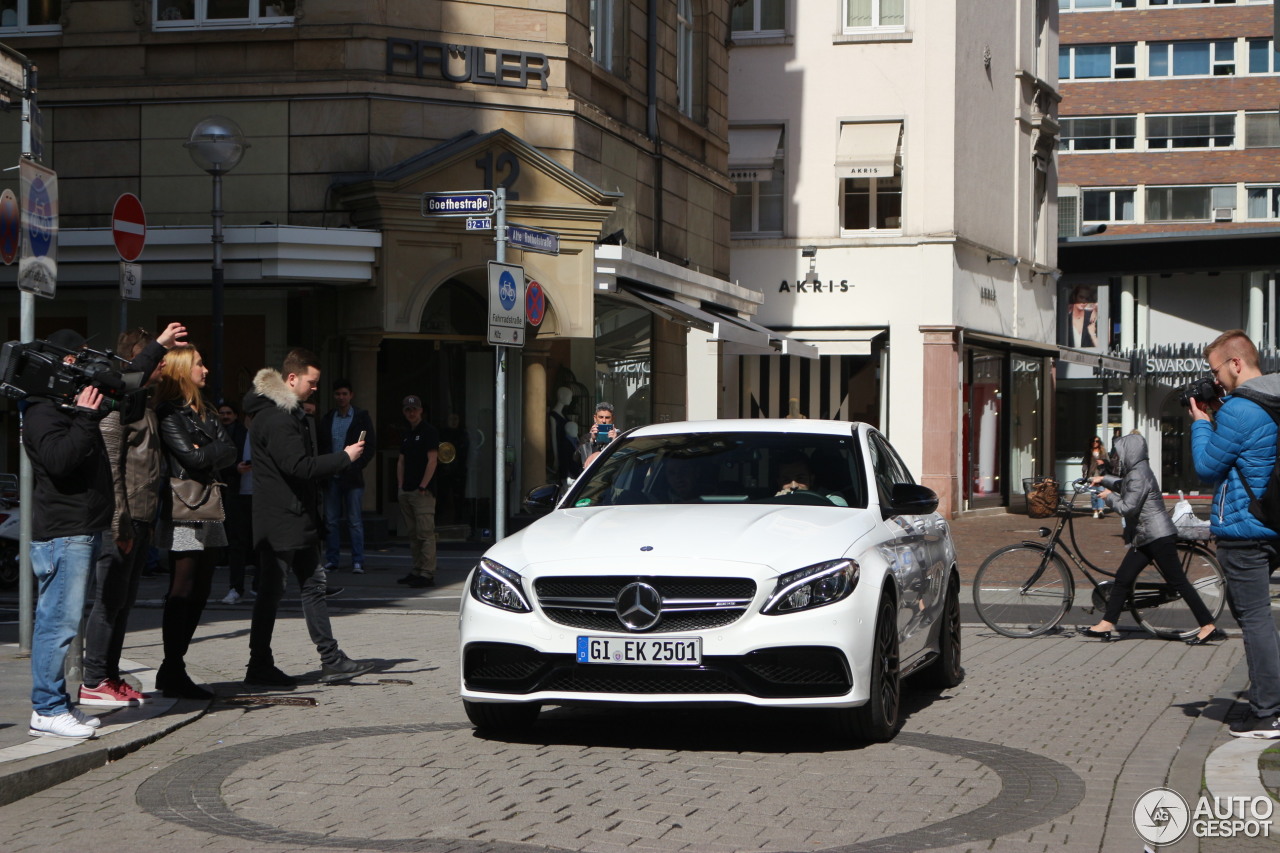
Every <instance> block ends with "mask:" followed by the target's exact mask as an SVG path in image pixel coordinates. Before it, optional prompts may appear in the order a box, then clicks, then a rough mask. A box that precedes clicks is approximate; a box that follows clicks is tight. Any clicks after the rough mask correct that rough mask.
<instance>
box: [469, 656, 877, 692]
mask: <svg viewBox="0 0 1280 853" xmlns="http://www.w3.org/2000/svg"><path fill="white" fill-rule="evenodd" d="M462 687H463V695H464V696H466V697H468V698H478V697H479V696H480V694H502V695H504V697H505V698H506V699H507V700H508V701H510V700H511V699H514V698H516V697H517V696H519V697H524V698H527V699H534V698H539V699H541V700H543V701H564V702H569V701H574V700H577V701H628V700H629V701H646V700H661V701H681V700H682V699H683V700H699V699H707V698H710V697H715V699H716V700H722V701H743V702H749V703H752V704H773V702H770V701H769V700H784V702H783V704H791V703H790V702H785V700H805V699H840V698H846V697H848V694H849V692H850V691H851V689H852V687H853V677H852V674H851V671H850V668H849V662H848V660H847V659H846V658H845V655H844V653H843V652H842V651H840V650H839V649H837V648H833V647H829V646H785V647H778V648H766V649H758V650H756V651H752V652H749V653H747V654H745V655H706V656H704V657H703V659H702V664H701V665H700V666H693V667H677V666H645V665H636V664H598V663H592V664H580V663H578V662H577V660H576V658H575V656H574V655H572V654H549V653H545V652H540V651H538V650H537V649H534V648H530V647H529V646H523V645H518V644H514V643H497V642H474V643H469V644H467V645H466V646H465V647H464V648H463V650H462ZM494 698H496V697H494Z"/></svg>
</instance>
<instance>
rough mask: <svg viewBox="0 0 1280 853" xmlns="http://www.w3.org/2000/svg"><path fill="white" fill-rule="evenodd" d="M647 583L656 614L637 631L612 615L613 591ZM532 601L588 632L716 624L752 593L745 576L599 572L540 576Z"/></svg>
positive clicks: (727, 620)
mask: <svg viewBox="0 0 1280 853" xmlns="http://www.w3.org/2000/svg"><path fill="white" fill-rule="evenodd" d="M636 582H641V583H647V584H649V585H650V586H652V587H653V588H654V589H655V590H657V591H658V594H659V595H660V596H661V598H662V615H661V617H660V618H659V619H658V621H657V622H656V623H655V624H654V625H652V626H650V627H649V628H647V629H645V630H644V631H641V632H632V631H631V629H629V628H628V627H627V626H626V625H624V624H623V623H622V621H621V620H620V619H619V618H618V613H617V604H616V601H617V598H618V594H619V593H620V592H621V591H622V589H623V588H624V587H626V586H627V585H628V584H632V583H636ZM533 589H534V593H535V595H536V596H537V599H538V606H539V607H540V608H541V609H542V612H543V613H545V614H546V616H547V618H548V619H550V620H551V621H553V622H556V623H558V624H560V625H565V626H568V627H570V628H581V629H584V630H588V631H628V632H631V633H653V632H664V633H674V632H680V631H705V630H709V629H712V628H721V627H723V626H725V625H729V624H732V623H733V622H735V621H737V620H738V619H739V618H740V617H741V616H742V614H744V613H746V612H747V607H748V606H749V605H750V604H751V600H752V599H753V598H754V597H755V594H756V584H755V581H753V580H751V579H750V578H682V577H644V576H636V575H605V576H595V577H544V578H538V579H537V580H536V581H534V584H533Z"/></svg>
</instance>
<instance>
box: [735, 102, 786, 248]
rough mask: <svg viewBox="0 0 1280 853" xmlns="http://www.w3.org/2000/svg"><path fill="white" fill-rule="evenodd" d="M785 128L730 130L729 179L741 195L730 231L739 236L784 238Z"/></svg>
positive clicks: (777, 126) (737, 198)
mask: <svg viewBox="0 0 1280 853" xmlns="http://www.w3.org/2000/svg"><path fill="white" fill-rule="evenodd" d="M783 161H784V156H783V129H782V127H781V126H780V125H773V126H768V127H732V128H730V129H729V177H730V179H732V180H733V181H734V183H735V184H736V185H737V188H738V190H737V193H736V194H735V195H734V197H733V200H732V201H731V202H730V204H729V230H730V231H731V232H732V233H733V234H735V235H747V234H751V235H768V236H781V235H782V231H783V229H782V211H783V204H782V202H783V190H784V189H785V186H786V180H785V176H784V174H783Z"/></svg>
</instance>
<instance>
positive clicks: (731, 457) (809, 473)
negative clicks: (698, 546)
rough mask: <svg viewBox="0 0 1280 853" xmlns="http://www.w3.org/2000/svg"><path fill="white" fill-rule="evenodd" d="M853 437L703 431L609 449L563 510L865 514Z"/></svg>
mask: <svg viewBox="0 0 1280 853" xmlns="http://www.w3.org/2000/svg"><path fill="white" fill-rule="evenodd" d="M857 447H858V443H857V440H856V439H855V438H854V437H853V436H852V435H847V436H839V435H817V434H813V433H769V432H707V433H691V434H690V433H686V434H683V435H655V436H643V437H626V438H621V439H619V440H618V441H615V442H614V443H613V444H612V445H610V447H609V449H608V451H607V453H608V455H607V456H606V457H605V458H604V459H602V460H600V464H599V465H597V466H596V467H595V468H593V469H592V470H591V472H590V475H589V476H586V477H584V478H582V479H580V480H579V481H578V483H577V484H576V485H575V486H574V489H573V492H572V493H571V494H570V495H569V499H568V501H567V503H566V504H565V505H566V506H573V507H586V506H618V505H623V504H675V503H703V504H707V503H716V504H724V503H776V504H806V505H812V506H826V507H832V506H839V507H855V508H865V507H866V505H867V495H866V490H865V488H864V486H863V483H864V481H865V478H864V477H863V476H862V458H861V455H860V454H859V453H857V452H856V449H857Z"/></svg>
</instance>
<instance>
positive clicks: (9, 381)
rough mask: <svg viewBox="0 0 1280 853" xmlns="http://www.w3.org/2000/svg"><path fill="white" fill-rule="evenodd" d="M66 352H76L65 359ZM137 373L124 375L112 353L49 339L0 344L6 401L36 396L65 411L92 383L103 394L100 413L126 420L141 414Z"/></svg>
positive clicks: (1, 391)
mask: <svg viewBox="0 0 1280 853" xmlns="http://www.w3.org/2000/svg"><path fill="white" fill-rule="evenodd" d="M67 356H74V358H73V359H70V360H68V359H67ZM145 378H146V377H144V376H143V375H142V374H141V373H137V372H132V373H125V372H124V371H122V370H120V367H119V362H118V361H117V359H116V357H115V356H114V355H113V354H111V353H110V352H98V351H97V350H92V349H88V348H87V347H86V348H81V349H68V348H66V347H62V346H59V345H57V344H54V343H51V342H49V341H31V342H30V343H22V342H20V341H9V342H8V343H7V344H5V345H4V347H2V348H0V394H3V395H4V396H5V397H8V398H9V399H10V400H25V399H27V398H28V397H36V398H40V399H45V400H49V401H51V402H53V403H56V404H57V405H59V406H61V407H62V408H65V409H74V408H76V397H78V396H79V394H80V392H81V391H82V390H84V389H85V388H86V387H87V386H89V385H92V386H93V387H94V388H97V389H98V391H100V392H101V393H102V405H101V406H100V407H99V408H98V412H99V413H100V414H102V415H106V414H107V413H108V412H120V416H121V418H122V420H124V421H125V422H128V421H131V420H135V419H136V418H137V417H139V416H141V414H142V411H143V408H144V407H145V406H146V400H145V399H144V397H143V394H142V392H141V390H140V389H141V388H142V383H143V380H144V379H145Z"/></svg>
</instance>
